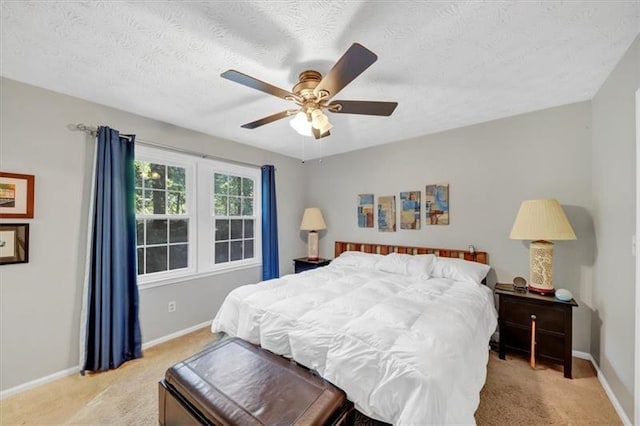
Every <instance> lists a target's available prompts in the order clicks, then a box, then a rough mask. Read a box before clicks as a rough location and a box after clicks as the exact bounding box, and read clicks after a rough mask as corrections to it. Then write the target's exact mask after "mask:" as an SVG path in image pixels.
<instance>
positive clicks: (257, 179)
mask: <svg viewBox="0 0 640 426" xmlns="http://www.w3.org/2000/svg"><path fill="white" fill-rule="evenodd" d="M215 173H221V174H226V175H234V176H240V177H244V178H252V179H253V194H254V197H253V218H254V224H255V228H254V231H253V232H254V237H253V241H254V247H253V258H251V259H242V260H235V261H229V262H225V263H218V264H216V263H215V259H214V255H215V251H214V245H215V218H216V216H215V203H214V196H213V194H214V174H215ZM198 182H208V185H201V186H200V187H199V188H198V200H199V201H203V200H207V201H208V202H207V205H206V206H202V208H201V209H199V210H198V211H199V212H202V211H203V210H204V209H205V208H206V213H207V214H206V217H202V216H204V215H201V216H200V217H199V218H198V229H202V227H203V226H206V227H207V229H210V230H211V235H210V238H208V239H205V238H200V242H199V247H198V263H199V264H200V265H202V268H201V271H202V272H216V271H230V270H235V269H243V268H251V267H256V266H261V265H262V198H261V197H262V194H261V193H262V174H261V172H260V169H258V168H252V167H248V166H238V165H235V164H231V163H225V162H222V161H218V160H211V159H209V160H207V162H206V163H204V164H203V165H202V166H201V167H199V168H198Z"/></svg>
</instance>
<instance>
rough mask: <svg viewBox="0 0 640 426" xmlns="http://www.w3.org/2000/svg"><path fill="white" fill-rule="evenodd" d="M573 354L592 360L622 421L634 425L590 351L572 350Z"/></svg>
mask: <svg viewBox="0 0 640 426" xmlns="http://www.w3.org/2000/svg"><path fill="white" fill-rule="evenodd" d="M572 355H573V356H574V357H576V358H581V359H586V360H587V361H590V362H591V364H592V365H593V368H595V369H596V373H597V375H598V381H599V382H600V384H601V385H602V389H604V393H606V394H607V396H608V397H609V401H611V404H612V405H613V408H614V409H615V410H616V413H618V417H620V420H621V421H622V423H623V424H625V425H628V426H631V425H632V423H631V420H629V417H627V414H626V413H625V412H624V410H623V409H622V405H620V402H619V401H618V398H616V396H615V394H614V393H613V391H612V390H611V386H609V383H608V382H607V379H605V377H604V374H602V370H600V367H599V366H598V364H597V363H596V360H595V359H593V356H591V354H590V353H587V352H582V351H572Z"/></svg>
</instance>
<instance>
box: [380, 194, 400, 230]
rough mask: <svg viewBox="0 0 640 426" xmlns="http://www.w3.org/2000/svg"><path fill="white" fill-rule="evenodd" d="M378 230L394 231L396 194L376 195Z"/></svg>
mask: <svg viewBox="0 0 640 426" xmlns="http://www.w3.org/2000/svg"><path fill="white" fill-rule="evenodd" d="M378 231H380V232H396V196H395V195H388V196H385V197H378Z"/></svg>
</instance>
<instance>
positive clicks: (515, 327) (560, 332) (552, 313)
mask: <svg viewBox="0 0 640 426" xmlns="http://www.w3.org/2000/svg"><path fill="white" fill-rule="evenodd" d="M495 293H496V294H498V295H499V296H500V308H499V313H498V323H499V328H500V345H499V354H500V359H505V352H506V350H507V349H509V350H514V351H519V352H523V353H527V354H530V353H531V316H532V315H535V316H536V345H535V355H536V358H538V359H542V360H546V361H551V362H555V363H560V364H563V365H564V377H566V378H568V379H571V348H572V345H571V323H572V314H573V312H572V309H573V308H574V307H576V306H578V304H577V303H576V301H575V300H574V299H571V301H569V302H563V301H560V300H558V299H556V298H555V297H554V296H541V295H539V294H536V293H530V292H528V291H509V290H495Z"/></svg>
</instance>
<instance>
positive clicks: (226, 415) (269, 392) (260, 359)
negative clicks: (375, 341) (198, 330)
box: [165, 338, 346, 425]
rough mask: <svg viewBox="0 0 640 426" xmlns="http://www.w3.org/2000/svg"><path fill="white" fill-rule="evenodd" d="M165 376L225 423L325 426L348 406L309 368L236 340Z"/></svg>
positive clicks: (205, 411)
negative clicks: (313, 425) (323, 424)
mask: <svg viewBox="0 0 640 426" xmlns="http://www.w3.org/2000/svg"><path fill="white" fill-rule="evenodd" d="M165 377H166V381H167V383H169V384H170V385H172V386H173V387H174V388H175V389H176V390H177V391H178V392H179V393H180V394H181V395H182V396H183V397H184V398H185V399H186V400H187V401H189V402H190V403H191V404H192V405H193V406H195V407H196V408H197V409H198V410H199V411H200V412H201V413H202V414H203V415H204V416H205V417H206V418H207V419H210V420H212V421H215V422H218V423H223V424H243V425H254V424H267V425H292V424H322V423H324V422H326V421H327V420H328V419H329V418H330V417H331V415H332V414H333V413H334V412H336V411H337V410H339V409H340V408H341V407H342V406H343V404H345V402H346V396H345V394H344V392H343V391H342V390H340V389H338V388H336V387H335V386H333V385H331V384H330V383H328V382H326V381H325V380H323V379H322V378H320V377H317V376H314V375H313V374H311V373H310V372H309V371H307V370H306V369H305V368H302V367H300V366H297V365H295V364H292V363H291V362H289V361H287V360H286V359H284V358H282V357H279V356H277V355H274V354H272V353H270V352H268V351H265V350H263V349H260V348H258V347H255V346H253V345H252V344H250V343H247V342H245V341H244V340H240V339H237V338H231V339H227V340H224V341H222V342H220V343H218V344H217V345H215V346H212V347H211V348H208V349H205V350H204V351H202V352H200V353H199V354H196V355H194V356H193V357H191V358H189V359H187V360H185V361H183V362H180V363H178V364H176V365H174V366H173V367H171V368H170V369H169V370H167V372H166V376H165Z"/></svg>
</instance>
